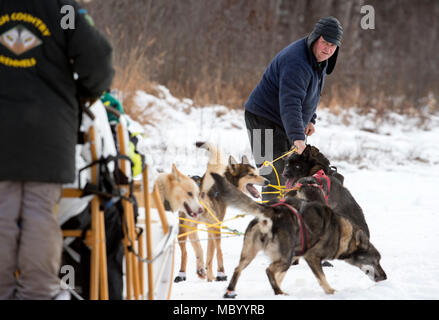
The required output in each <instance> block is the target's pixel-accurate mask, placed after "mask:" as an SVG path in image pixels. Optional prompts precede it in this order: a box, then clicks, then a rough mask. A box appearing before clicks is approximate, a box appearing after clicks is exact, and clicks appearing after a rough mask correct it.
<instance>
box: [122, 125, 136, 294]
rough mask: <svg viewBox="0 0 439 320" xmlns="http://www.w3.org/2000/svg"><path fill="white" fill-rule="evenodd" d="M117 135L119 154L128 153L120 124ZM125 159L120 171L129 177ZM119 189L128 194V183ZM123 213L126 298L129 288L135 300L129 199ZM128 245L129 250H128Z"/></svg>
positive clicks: (131, 219)
mask: <svg viewBox="0 0 439 320" xmlns="http://www.w3.org/2000/svg"><path fill="white" fill-rule="evenodd" d="M117 137H118V142H119V152H120V154H121V155H125V156H126V155H128V152H127V146H126V143H125V139H124V131H123V127H122V124H121V123H119V124H118V125H117ZM127 163H128V162H127V160H125V159H121V160H120V167H121V170H122V172H123V173H124V174H125V176H126V177H130V174H129V173H128V168H127ZM121 191H122V194H123V195H126V196H129V195H130V190H129V187H128V185H123V186H121ZM122 204H123V209H124V210H123V211H124V213H123V215H124V221H125V222H126V228H125V229H126V232H125V234H124V245H125V253H126V255H125V260H126V272H127V299H131V289H132V291H134V292H133V297H134V299H135V300H138V299H139V296H140V288H139V264H138V263H137V260H136V259H137V257H136V256H135V255H134V252H136V251H137V248H136V237H135V223H134V209H133V205H132V203H131V202H130V201H128V200H126V199H123V200H122ZM129 247H130V249H131V250H129Z"/></svg>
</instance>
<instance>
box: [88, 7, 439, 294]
mask: <svg viewBox="0 0 439 320" xmlns="http://www.w3.org/2000/svg"><path fill="white" fill-rule="evenodd" d="M364 5H371V6H372V7H373V8H374V10H375V29H373V30H370V29H368V30H364V29H362V28H361V24H360V21H361V18H362V17H363V16H364V14H361V7H362V6H364ZM84 6H85V7H86V8H87V9H88V11H89V13H90V15H91V16H92V17H93V19H94V21H95V23H96V27H97V28H98V29H100V30H101V31H102V32H103V33H105V34H106V35H107V37H108V38H109V39H110V40H111V42H112V44H113V46H114V54H115V57H114V58H115V60H114V61H115V68H116V72H117V74H116V79H115V82H114V84H113V89H117V90H118V93H119V95H118V98H120V99H121V100H122V102H123V105H124V107H125V110H126V112H127V113H128V114H129V115H130V117H131V118H132V119H133V120H135V121H137V122H139V123H140V124H141V127H142V129H143V131H144V134H145V136H146V139H144V140H143V144H142V145H141V146H140V148H142V150H143V151H144V152H145V153H146V154H147V159H148V162H149V163H150V165H152V167H153V168H152V170H151V171H156V170H159V169H160V170H164V171H166V172H169V171H170V169H171V165H172V163H175V164H176V165H177V167H178V168H179V169H180V170H181V171H182V172H183V173H185V174H188V175H202V174H203V173H204V170H205V168H206V165H207V160H208V157H207V154H206V152H205V151H203V150H198V149H196V148H195V142H196V141H211V142H214V143H217V144H218V146H219V147H220V148H221V149H222V150H223V152H224V153H225V154H226V155H230V154H231V155H233V156H234V157H235V158H237V159H240V158H241V156H242V155H244V154H245V155H247V156H248V157H249V158H251V152H250V145H249V142H248V137H247V132H246V128H245V123H244V118H243V104H244V103H245V101H246V99H247V98H248V96H249V94H250V92H251V90H252V89H253V88H254V86H255V85H256V84H257V83H258V81H259V80H260V78H261V76H262V73H263V72H264V71H265V68H266V67H267V65H268V63H269V62H270V61H271V59H272V58H273V57H274V56H275V55H276V54H277V52H278V51H279V50H281V49H282V48H283V47H285V46H286V45H288V44H289V43H291V42H293V41H295V40H297V39H299V38H301V37H304V36H306V35H307V34H309V32H310V31H311V30H312V28H313V26H314V24H315V23H316V21H317V20H318V19H319V18H320V17H323V16H328V15H333V16H335V17H337V18H338V19H339V20H340V22H341V23H342V25H343V27H344V37H343V44H342V48H341V51H340V54H339V57H338V62H337V66H336V69H335V71H334V73H333V74H332V75H330V76H328V77H327V78H326V82H325V88H324V91H323V94H322V100H321V103H320V105H319V108H318V111H317V115H318V118H317V125H316V133H315V134H314V135H313V136H312V137H310V138H309V139H308V143H310V144H312V145H315V146H317V147H318V148H319V149H320V150H321V151H322V152H323V153H324V154H325V155H326V156H327V157H328V158H329V159H330V161H331V164H332V165H335V166H336V167H337V168H338V170H339V171H340V172H341V173H342V174H343V175H344V176H345V186H346V187H348V188H349V189H350V191H351V193H352V194H353V196H354V197H355V198H356V200H357V202H358V203H359V204H360V206H361V207H362V208H363V210H364V213H365V217H366V221H367V222H368V224H369V228H370V231H371V242H372V243H373V244H374V245H375V246H376V247H377V249H378V250H379V251H380V253H381V255H382V260H381V265H382V267H383V269H384V270H385V271H386V273H387V276H388V279H387V280H386V281H384V282H380V283H374V282H372V281H370V280H369V278H368V277H367V276H366V275H364V274H363V273H362V272H361V271H360V270H359V269H357V268H355V267H352V266H350V265H348V264H346V263H344V262H342V261H334V262H333V264H334V268H325V269H324V271H325V273H326V275H327V279H328V282H329V284H330V285H331V286H332V287H333V288H334V289H335V290H336V293H335V294H334V295H326V294H324V293H323V290H322V289H321V288H320V286H319V285H318V282H317V280H316V279H315V277H314V275H313V274H312V272H311V271H310V269H309V268H308V266H307V265H306V263H304V262H301V263H300V264H299V265H298V266H293V267H291V268H290V270H289V271H288V273H287V275H286V277H285V279H284V281H283V283H282V288H283V289H284V291H285V292H287V293H288V294H289V296H280V297H279V296H275V295H274V294H273V291H272V289H271V286H270V284H269V282H268V279H267V276H266V273H265V268H266V267H267V266H268V264H269V260H268V259H267V258H266V257H265V256H264V255H263V254H259V255H258V256H257V257H256V259H255V260H254V261H253V262H252V263H251V264H250V265H249V266H248V267H247V268H246V269H245V270H244V271H243V272H242V275H241V278H240V279H239V282H238V285H237V288H236V291H237V293H238V297H237V298H238V299H260V300H263V299H438V297H439V247H438V245H437V243H439V232H438V231H437V225H439V209H438V206H437V204H436V198H437V196H438V191H437V190H438V188H437V181H438V178H439V150H438V148H437V142H438V141H439V113H438V111H439V104H438V95H439V93H438V92H439V91H438V88H439V83H438V82H439V66H438V64H439V59H438V58H437V54H436V53H437V52H439V42H438V41H437V39H438V30H439V20H438V19H437V17H438V16H439V2H438V1H435V0H420V1H410V0H388V1H378V0H374V1H360V0H358V1H349V0H324V1H323V0H310V1H306V0H297V1H286V0H221V1H214V0H208V1H201V0H186V1H178V0H160V1H152V0H145V1H138V0H117V1H116V0H92V1H87V3H84ZM238 214H240V212H237V211H236V210H234V209H229V210H228V211H227V214H226V219H228V218H233V217H234V216H236V215H238ZM251 219H252V217H250V216H246V217H244V218H239V219H235V220H233V221H230V222H229V223H227V226H228V227H230V228H233V229H237V230H239V231H240V232H244V231H245V228H246V226H247V224H248V223H249V221H251ZM199 237H200V239H201V243H202V246H203V248H204V249H206V247H207V242H206V241H205V239H206V238H207V234H206V233H202V232H200V233H199ZM242 241H243V238H242V236H230V237H227V238H224V239H223V241H222V244H223V253H224V263H225V269H226V274H227V276H228V279H229V280H230V278H231V276H232V273H233V269H234V268H235V267H236V266H237V264H238V262H239V256H240V251H241V248H242ZM187 246H188V268H187V281H186V282H183V283H177V284H174V285H173V289H172V295H171V298H172V299H188V300H197V299H221V298H222V296H223V294H224V292H225V289H226V286H227V283H228V282H211V283H208V282H206V281H203V280H201V279H198V278H197V277H196V275H195V263H194V261H195V257H194V252H193V250H192V248H191V246H190V244H189V243H188V245H187ZM179 254H180V253H179V249H178V248H177V250H176V257H175V274H177V272H178V269H179V259H180V257H179ZM214 265H215V263H214Z"/></svg>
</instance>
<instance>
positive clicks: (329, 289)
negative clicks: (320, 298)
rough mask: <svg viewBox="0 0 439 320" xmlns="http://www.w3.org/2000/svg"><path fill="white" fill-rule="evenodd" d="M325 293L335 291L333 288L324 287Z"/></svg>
mask: <svg viewBox="0 0 439 320" xmlns="http://www.w3.org/2000/svg"><path fill="white" fill-rule="evenodd" d="M325 293H326V294H334V293H335V290H334V289H332V288H327V289H325Z"/></svg>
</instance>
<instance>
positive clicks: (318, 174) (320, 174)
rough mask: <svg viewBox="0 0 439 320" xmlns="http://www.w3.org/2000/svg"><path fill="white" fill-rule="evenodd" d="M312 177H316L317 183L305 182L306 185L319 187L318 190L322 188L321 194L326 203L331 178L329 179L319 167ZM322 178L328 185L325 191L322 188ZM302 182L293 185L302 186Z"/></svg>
mask: <svg viewBox="0 0 439 320" xmlns="http://www.w3.org/2000/svg"><path fill="white" fill-rule="evenodd" d="M313 177H314V178H316V180H317V182H318V183H319V184H305V185H306V186H311V187H316V188H319V189H320V190H322V192H323V196H324V197H325V200H326V204H328V198H329V192H330V191H331V180H330V179H329V177H328V176H327V175H326V174H325V172H324V171H323V170H322V169H320V170H319V171H317V172H316V173H315V174H314V175H313ZM322 179H325V180H326V186H327V187H328V192H325V190H323V182H322ZM303 185H304V184H303V183H296V184H295V185H294V187H298V188H300V187H301V186H303Z"/></svg>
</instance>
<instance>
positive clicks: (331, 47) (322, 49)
mask: <svg viewBox="0 0 439 320" xmlns="http://www.w3.org/2000/svg"><path fill="white" fill-rule="evenodd" d="M335 49H337V46H336V45H335V44H333V43H331V42H328V41H326V40H325V39H323V37H322V36H320V38H318V39H317V41H316V42H314V45H313V47H312V52H313V53H314V56H315V57H316V60H317V62H322V61H325V60H328V59H329V58H330V57H331V56H332V55H333V54H334V52H335Z"/></svg>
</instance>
